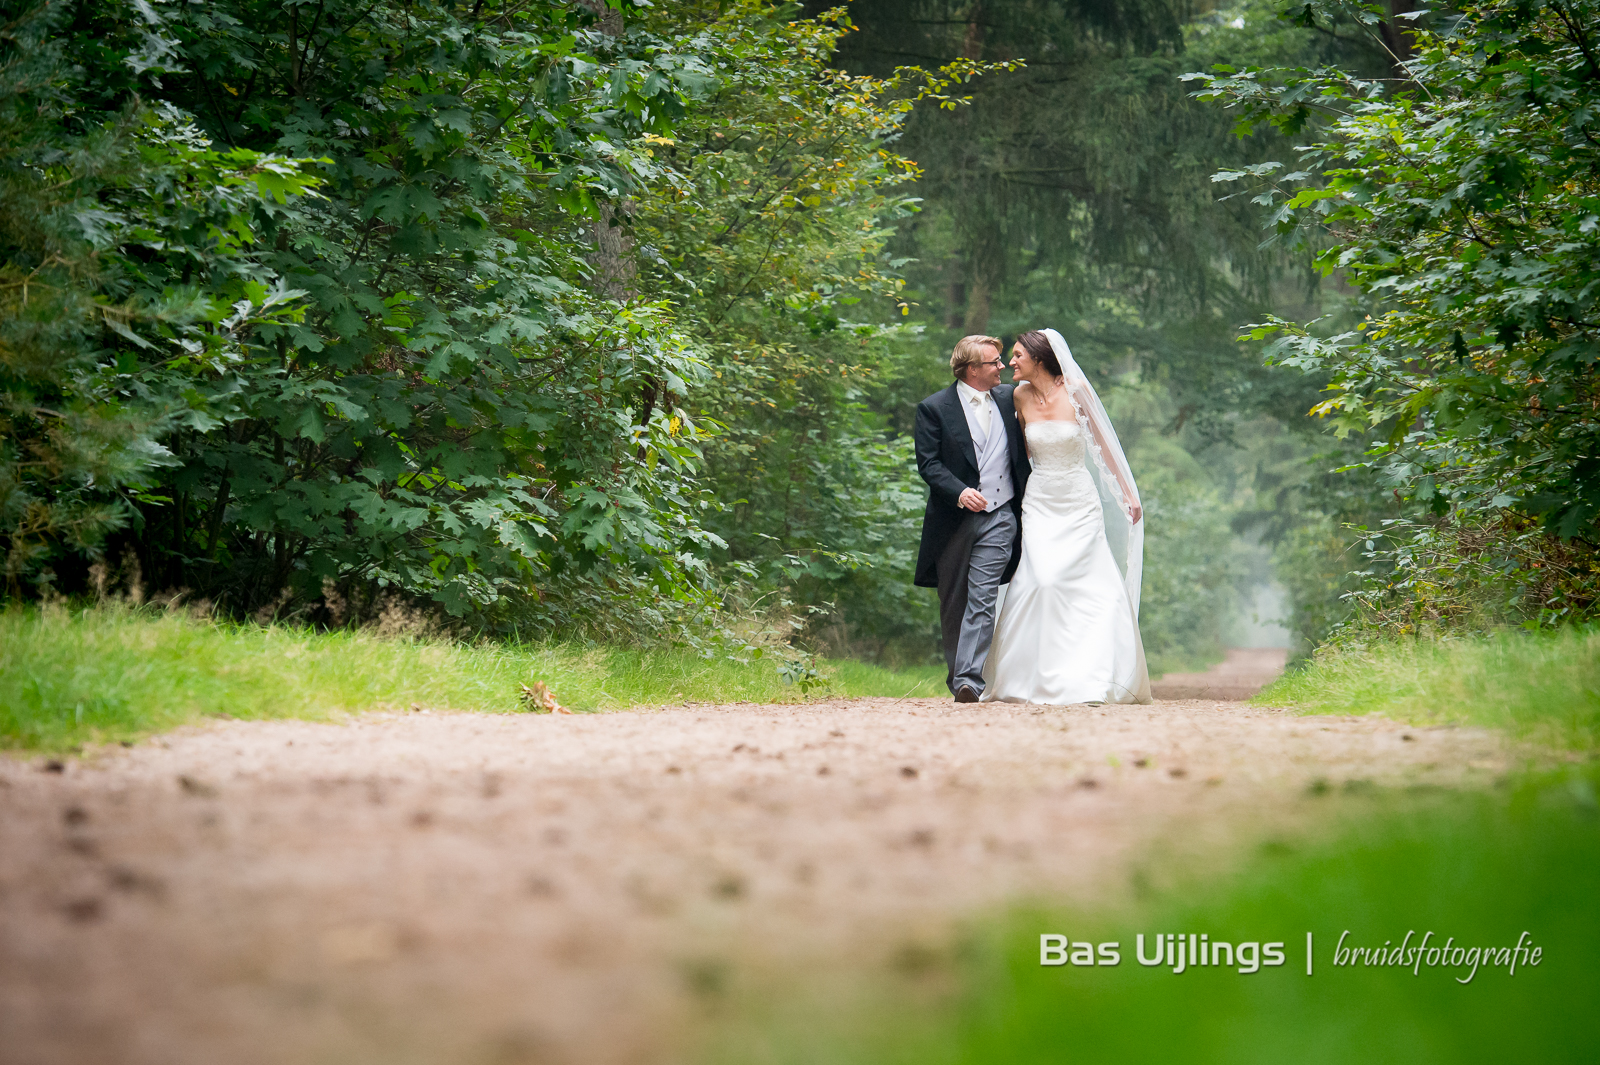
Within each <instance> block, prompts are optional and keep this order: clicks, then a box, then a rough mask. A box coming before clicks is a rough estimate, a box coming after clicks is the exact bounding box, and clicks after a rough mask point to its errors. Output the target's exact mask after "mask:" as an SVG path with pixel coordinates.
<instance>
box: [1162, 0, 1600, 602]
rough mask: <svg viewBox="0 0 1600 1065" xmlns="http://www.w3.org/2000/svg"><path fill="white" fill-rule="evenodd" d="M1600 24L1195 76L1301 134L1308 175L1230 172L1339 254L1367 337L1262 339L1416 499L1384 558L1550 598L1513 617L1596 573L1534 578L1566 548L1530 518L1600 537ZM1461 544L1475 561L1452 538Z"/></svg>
mask: <svg viewBox="0 0 1600 1065" xmlns="http://www.w3.org/2000/svg"><path fill="white" fill-rule="evenodd" d="M1340 9H1341V10H1346V11H1349V12H1353V13H1354V14H1355V15H1356V16H1357V17H1358V18H1360V19H1363V20H1364V21H1366V22H1369V23H1370V22H1373V21H1374V20H1375V19H1376V16H1374V15H1372V14H1370V13H1369V12H1367V11H1365V10H1364V9H1362V8H1359V7H1356V6H1354V5H1345V6H1343V7H1341V8H1340ZM1306 10H1307V13H1308V14H1307V17H1314V16H1315V15H1316V12H1314V11H1312V9H1311V8H1307V9H1306ZM1597 24H1600V9H1596V8H1595V7H1594V5H1593V4H1590V3H1587V2H1583V0H1572V2H1568V0H1560V2H1548V3H1534V4H1523V3H1517V4H1510V3H1488V4H1482V5H1475V6H1471V7H1468V8H1466V9H1464V10H1463V12H1462V14H1461V16H1460V17H1459V19H1455V18H1452V19H1449V20H1441V21H1440V22H1439V23H1438V24H1437V26H1435V27H1432V28H1429V27H1426V26H1424V25H1421V24H1418V26H1417V28H1416V29H1415V30H1413V31H1412V32H1411V34H1410V37H1411V39H1412V40H1413V41H1414V42H1415V45H1416V55H1415V57H1414V58H1412V59H1410V60H1409V61H1408V62H1406V64H1405V70H1406V72H1407V81H1406V83H1405V84H1404V85H1402V86H1401V89H1400V91H1398V92H1390V91H1389V87H1388V86H1387V85H1386V84H1384V83H1381V82H1378V81H1373V80H1368V79H1362V78H1358V77H1355V76H1353V75H1351V74H1349V73H1347V72H1345V71H1343V70H1339V69H1331V68H1321V69H1304V68H1303V69H1295V70H1268V69H1256V68H1246V69H1244V70H1231V69H1219V71H1218V72H1217V73H1215V74H1213V75H1209V76H1206V75H1193V77H1195V78H1198V79H1201V80H1204V82H1205V87H1204V88H1203V89H1202V90H1201V91H1200V93H1199V94H1198V95H1199V96H1200V97H1201V98H1202V99H1207V100H1212V101H1216V102H1221V103H1224V104H1226V105H1228V106H1230V107H1233V108H1235V109H1236V110H1238V112H1239V114H1240V128H1241V130H1244V131H1252V130H1255V129H1258V128H1261V127H1263V126H1265V125H1269V124H1270V125H1274V126H1276V127H1278V128H1280V129H1283V130H1284V131H1286V132H1290V133H1294V134H1296V135H1298V136H1300V137H1301V139H1302V140H1303V141H1305V142H1306V144H1305V147H1303V148H1302V149H1300V158H1299V160H1298V162H1297V163H1296V164H1295V165H1294V166H1292V167H1290V166H1286V165H1283V164H1279V163H1261V164H1258V165H1255V166H1251V167H1246V168H1243V169H1241V170H1236V171H1231V172H1224V173H1219V174H1218V175H1216V177H1217V180H1219V181H1220V180H1249V181H1251V182H1253V184H1254V186H1255V191H1256V195H1255V202H1257V203H1260V204H1264V205H1266V206H1268V207H1269V208H1271V221H1270V224H1271V225H1273V226H1274V227H1275V228H1276V229H1277V231H1278V232H1279V233H1280V234H1282V235H1284V236H1303V237H1305V238H1306V239H1308V240H1312V241H1315V242H1317V243H1319V244H1323V245H1325V247H1324V248H1323V250H1322V251H1321V252H1320V254H1319V256H1318V264H1319V266H1320V267H1321V268H1322V269H1323V270H1324V271H1325V272H1327V273H1335V272H1337V273H1338V274H1339V275H1340V276H1341V277H1342V278H1344V279H1345V280H1346V281H1347V282H1348V283H1349V284H1351V285H1353V286H1355V287H1356V288H1357V289H1359V290H1360V292H1361V293H1362V294H1363V297H1364V299H1365V307H1366V309H1367V311H1368V314H1367V315H1366V317H1365V319H1364V320H1363V321H1361V322H1360V323H1359V324H1357V325H1356V326H1355V327H1354V328H1352V329H1347V330H1345V331H1342V332H1341V331H1337V330H1328V329H1326V328H1323V327H1321V326H1318V325H1316V324H1313V325H1311V326H1305V325H1297V324H1293V323H1290V322H1287V321H1283V320H1281V319H1271V320H1269V321H1268V322H1267V324H1265V325H1262V326H1260V327H1257V328H1256V329H1255V330H1254V331H1253V333H1252V334H1251V336H1252V338H1253V339H1256V340H1262V339H1266V338H1268V337H1272V336H1275V337H1276V339H1274V340H1273V342H1272V343H1271V344H1270V345H1269V346H1268V347H1267V349H1266V351H1267V355H1268V358H1269V359H1270V360H1272V361H1274V362H1276V363H1278V364H1280V365H1284V366H1289V367H1294V368H1298V369H1301V370H1305V371H1308V372H1310V373H1312V374H1315V375H1317V376H1319V377H1324V378H1326V379H1327V380H1328V381H1329V386H1328V390H1329V392H1330V393H1331V395H1330V396H1329V397H1328V398H1326V399H1325V400H1324V401H1323V402H1321V403H1319V404H1318V405H1317V406H1316V407H1315V408H1313V412H1314V413H1316V414H1318V415H1321V416H1324V417H1326V418H1327V419H1328V420H1329V424H1330V427H1331V428H1332V429H1333V431H1334V432H1335V433H1336V434H1337V435H1339V436H1341V437H1351V438H1352V439H1355V440H1360V441H1362V442H1363V443H1364V444H1366V445H1367V447H1368V451H1367V456H1368V458H1367V465H1368V467H1369V468H1370V469H1371V471H1372V472H1373V474H1374V476H1375V478H1376V480H1377V482H1378V484H1379V485H1381V486H1382V487H1383V488H1384V489H1385V490H1390V489H1392V490H1394V491H1395V492H1396V493H1397V494H1398V495H1399V496H1400V497H1402V498H1403V499H1404V500H1405V501H1406V503H1407V504H1408V513H1406V514H1404V515H1402V516H1401V517H1400V518H1395V519H1390V521H1389V523H1387V524H1385V525H1382V526H1377V525H1375V526H1373V532H1374V534H1376V535H1380V536H1382V537H1387V538H1390V539H1391V540H1394V541H1397V545H1396V550H1398V551H1399V552H1400V553H1399V554H1393V553H1389V554H1387V556H1386V557H1381V558H1380V559H1379V560H1380V562H1384V563H1386V564H1385V565H1379V566H1378V567H1377V568H1376V570H1375V571H1374V576H1375V577H1376V578H1377V579H1379V580H1381V581H1384V582H1387V583H1388V584H1390V585H1391V586H1392V587H1393V588H1397V589H1407V590H1410V591H1414V592H1419V593H1421V592H1424V590H1425V588H1426V587H1427V586H1429V585H1435V586H1440V587H1445V588H1448V589H1453V590H1450V591H1447V592H1446V593H1445V594H1444V597H1443V598H1444V599H1446V600H1452V599H1453V600H1464V599H1472V600H1475V601H1477V602H1480V603H1491V602H1492V601H1495V600H1501V601H1508V600H1519V599H1522V600H1525V599H1527V595H1526V594H1525V590H1526V589H1528V588H1535V589H1540V590H1539V591H1537V592H1536V593H1534V594H1535V598H1533V599H1532V600H1531V601H1527V602H1521V601H1519V602H1516V603H1515V604H1514V608H1513V612H1514V613H1518V612H1520V613H1522V614H1523V615H1524V616H1533V617H1535V618H1537V617H1539V616H1540V615H1541V614H1542V613H1544V614H1547V616H1548V617H1549V618H1550V619H1555V618H1559V617H1565V616H1570V615H1572V614H1573V612H1574V611H1576V612H1577V613H1579V614H1584V613H1587V611H1588V610H1589V609H1590V606H1589V604H1592V603H1593V601H1594V597H1593V595H1592V593H1591V592H1589V591H1587V590H1586V589H1587V588H1588V585H1589V584H1590V583H1592V578H1591V577H1590V575H1589V574H1588V572H1587V567H1586V566H1579V567H1577V568H1576V570H1574V573H1575V576H1574V578H1573V580H1572V581H1571V582H1569V583H1561V582H1557V583H1555V584H1553V585H1552V584H1551V583H1550V582H1549V581H1548V580H1547V579H1546V578H1547V577H1548V574H1541V573H1536V572H1534V570H1535V569H1538V568H1541V567H1538V566H1534V565H1533V564H1532V563H1533V561H1537V560H1538V559H1540V558H1542V557H1544V556H1552V557H1553V556H1559V555H1561V554H1563V549H1562V548H1560V547H1558V546H1557V545H1555V544H1553V543H1550V544H1545V545H1537V544H1533V543H1532V542H1531V541H1530V539H1529V538H1528V537H1527V536H1525V535H1524V532H1525V525H1524V524H1521V523H1520V521H1519V516H1520V518H1529V517H1531V518H1537V519H1539V520H1540V522H1541V523H1542V524H1543V527H1544V528H1545V529H1546V530H1547V531H1548V533H1549V534H1551V535H1553V536H1558V537H1561V538H1563V539H1572V538H1582V539H1584V540H1586V541H1589V540H1592V539H1593V537H1594V529H1595V523H1596V518H1597V516H1600V465H1596V460H1595V459H1594V458H1593V455H1594V452H1595V449H1596V441H1597V433H1600V423H1597V422H1596V419H1595V416H1594V409H1595V399H1596V394H1595V391H1594V384H1593V381H1594V372H1593V369H1594V367H1593V364H1594V362H1595V360H1596V358H1597V357H1600V334H1597V333H1596V329H1597V328H1600V326H1597V325H1596V324H1595V323H1596V320H1597V315H1600V304H1597V302H1596V301H1597V300H1600V274H1597V273H1596V263H1597V262H1600V256H1597V251H1600V185H1597V183H1596V177H1595V175H1596V173H1597V172H1600V170H1597V163H1596V155H1595V143H1596V142H1595V123H1596V122H1597V121H1600V119H1597V118H1596V114H1597V113H1600V112H1597V105H1600V95H1597V94H1600V88H1597V86H1600V67H1597V66H1596V65H1595V58H1594V56H1595V52H1596V46H1597V42H1600V38H1597V37H1596V36H1595V30H1594V28H1595V26H1596V25H1597ZM1329 334H1331V335H1329ZM1507 524H1509V525H1510V526H1513V527H1515V529H1516V536H1517V539H1518V546H1517V547H1516V549H1514V550H1508V551H1505V552H1499V553H1496V552H1495V551H1490V552H1489V553H1488V555H1487V556H1484V557H1482V559H1481V561H1482V563H1483V564H1482V565H1480V564H1478V563H1476V562H1474V561H1472V560H1473V559H1474V558H1477V557H1478V556H1481V555H1482V554H1483V553H1482V552H1475V551H1474V550H1473V549H1472V548H1471V546H1470V545H1471V543H1472V542H1474V541H1475V540H1482V539H1483V538H1485V537H1487V538H1493V537H1495V536H1496V534H1497V531H1498V530H1499V529H1501V528H1502V527H1503V526H1506V525H1507ZM1456 530H1460V532H1459V537H1458V533H1457V532H1456ZM1458 538H1460V539H1461V542H1462V543H1463V544H1464V545H1465V546H1463V547H1462V549H1461V552H1456V551H1453V550H1452V549H1450V548H1448V547H1447V546H1446V545H1447V543H1449V542H1450V541H1452V540H1455V539H1458ZM1462 552H1464V553H1462ZM1580 553H1586V549H1585V551H1584V552H1580ZM1378 554H1379V555H1380V556H1383V555H1384V553H1383V552H1378ZM1429 559H1431V560H1432V561H1431V562H1430V561H1428V560H1429ZM1519 559H1520V560H1523V561H1519ZM1524 561H1526V563H1527V564H1526V565H1525V564H1524ZM1502 563H1504V565H1502ZM1497 570H1498V571H1499V573H1500V576H1497V575H1496V574H1495V572H1492V571H1497ZM1519 589H1521V590H1519ZM1390 613H1391V616H1393V617H1395V618H1398V615H1397V614H1393V612H1390ZM1469 613H1472V611H1465V610H1460V609H1451V608H1446V609H1444V612H1443V614H1442V615H1441V616H1455V617H1465V616H1466V615H1467V614H1469ZM1489 613H1490V614H1491V615H1494V614H1497V613H1500V611H1498V610H1496V609H1491V610H1490V611H1489ZM1424 614H1426V610H1424ZM1396 623H1397V624H1404V622H1403V621H1397V622H1396Z"/></svg>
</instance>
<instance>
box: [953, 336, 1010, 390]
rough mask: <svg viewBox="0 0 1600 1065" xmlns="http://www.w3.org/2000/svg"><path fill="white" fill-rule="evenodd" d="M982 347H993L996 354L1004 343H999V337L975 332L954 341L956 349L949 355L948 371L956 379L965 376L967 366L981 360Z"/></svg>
mask: <svg viewBox="0 0 1600 1065" xmlns="http://www.w3.org/2000/svg"><path fill="white" fill-rule="evenodd" d="M984 348H993V349H994V351H995V354H996V355H998V354H1000V352H1002V351H1004V350H1005V345H1003V344H1001V343H1000V338H999V337H986V336H980V335H979V334H977V333H974V334H972V335H971V336H969V337H962V338H961V339H960V340H958V341H956V350H955V352H954V353H952V354H951V356H950V373H951V374H952V375H954V377H955V379H956V380H957V381H960V380H961V379H963V378H964V377H966V376H967V367H968V366H971V365H972V364H973V363H975V362H982V361H983V357H984V350H983V349H984Z"/></svg>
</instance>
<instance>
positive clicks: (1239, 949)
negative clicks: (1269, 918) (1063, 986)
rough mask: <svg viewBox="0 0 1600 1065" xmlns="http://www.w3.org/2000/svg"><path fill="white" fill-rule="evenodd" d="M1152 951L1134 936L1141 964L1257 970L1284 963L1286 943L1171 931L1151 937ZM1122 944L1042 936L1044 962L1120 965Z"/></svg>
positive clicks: (1041, 960) (1041, 961)
mask: <svg viewBox="0 0 1600 1065" xmlns="http://www.w3.org/2000/svg"><path fill="white" fill-rule="evenodd" d="M1151 940H1152V942H1151V943H1150V944H1149V953H1148V954H1147V953H1146V952H1145V947H1146V943H1145V937H1144V936H1143V935H1138V936H1135V937H1134V956H1135V957H1137V958H1138V959H1139V964H1140V965H1145V966H1151V967H1154V966H1157V965H1163V966H1166V967H1168V968H1169V969H1171V970H1172V972H1174V973H1181V972H1184V971H1186V970H1187V969H1190V968H1197V969H1198V968H1229V967H1232V968H1234V969H1237V970H1238V971H1239V972H1241V973H1253V972H1255V971H1256V970H1257V969H1260V968H1262V967H1263V966H1273V965H1282V964H1283V943H1281V942H1278V943H1262V942H1259V941H1252V942H1249V943H1223V942H1221V941H1220V940H1219V941H1215V942H1213V941H1212V939H1211V936H1210V934H1209V933H1201V934H1195V933H1192V932H1191V933H1188V934H1186V935H1185V934H1179V933H1175V932H1168V933H1165V934H1163V935H1156V936H1152V937H1151ZM1121 963H1122V944H1121V943H1098V944H1096V943H1089V942H1087V941H1085V940H1079V941H1077V942H1073V941H1071V940H1069V939H1068V938H1067V937H1066V936H1064V935H1057V934H1054V933H1049V932H1047V933H1044V934H1043V935H1041V936H1040V937H1039V964H1040V965H1069V964H1070V965H1120V964H1121Z"/></svg>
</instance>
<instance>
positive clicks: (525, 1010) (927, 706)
mask: <svg viewBox="0 0 1600 1065" xmlns="http://www.w3.org/2000/svg"><path fill="white" fill-rule="evenodd" d="M1510 757H1511V755H1510V753H1509V749H1508V748H1507V746H1506V744H1505V741H1503V740H1502V739H1500V738H1499V737H1498V736H1496V735H1494V734H1491V733H1486V732H1478V731H1473V730H1469V729H1460V728H1438V729H1430V728H1417V727H1410V726H1402V725H1399V724H1396V723H1393V722H1390V721H1387V720H1383V719H1379V718H1360V719H1343V718H1315V717H1297V716H1291V715H1289V714H1286V713H1283V712H1278V711H1272V710H1265V709H1250V708H1243V707H1240V706H1238V705H1231V704H1227V703H1222V702H1201V701H1187V702H1166V703H1157V704H1155V705H1153V706H1148V707H1098V708H1088V707H1076V708H1067V709H1060V708H1053V709H1043V708H1037V707H1026V706H1001V707H995V706H983V707H982V708H972V707H959V708H958V707H956V706H954V705H953V704H951V703H950V702H949V701H948V700H890V699H869V700H854V701H841V702H828V703H819V704H813V705H806V706H755V705H748V704H746V705H736V706H685V707H678V708H669V709H661V710H655V711H639V712H632V713H613V714H597V715H579V716H575V717H560V716H537V717H536V716H531V715H516V716H492V715H468V714H443V713H428V712H418V713H410V714H389V715H377V714H375V715H368V716H362V717H358V718H354V719H352V720H351V721H350V722H348V723H346V724H316V723H308V722H296V721H279V722H239V721H233V722H219V723H217V724H215V725H211V726H207V727H204V728H196V729H187V730H183V731H181V732H178V733H174V734H171V735H169V736H167V737H165V738H162V739H158V740H153V741H149V742H146V743H141V744H140V745H138V746H137V747H134V748H132V749H123V748H120V747H116V748H111V749H108V750H102V751H97V752H91V753H90V754H89V755H88V756H86V757H85V758H83V759H81V760H74V761H71V762H69V763H67V764H66V765H64V766H63V765H61V764H60V763H54V764H52V763H49V762H47V761H46V760H44V759H41V758H37V757H35V758H29V759H24V758H20V757H8V758H4V759H0V1062H4V1063H5V1065H11V1063H17V1065H21V1063H27V1065H81V1063H85V1062H95V1063H99V1065H123V1063H126V1065H135V1063H137V1065H191V1063H193V1065H202V1063H203V1065H214V1063H217V1062H228V1063H229V1065H287V1063H291V1062H293V1063H297V1065H298V1063H320V1062H327V1063H330V1065H331V1063H340V1065H365V1063H369V1062H370V1063H379V1062H382V1063H384V1065H409V1063H422V1062H449V1063H452V1065H479V1063H481V1065H526V1063H534V1062H539V1063H546V1062H548V1063H572V1065H579V1063H581V1065H604V1063H612V1062H617V1063H620V1062H638V1063H647V1062H671V1061H683V1060H688V1059H689V1058H691V1057H692V1055H693V1050H692V1047H693V1039H694V1034H695V1031H696V1025H699V1024H703V1023H705V1020H706V1018H707V1017H708V1016H713V1015H714V1013H715V1009H716V1004H717V1002H718V1001H719V999H720V998H722V997H724V996H727V995H729V994H730V993H733V992H735V991H737V989H738V988H739V986H740V983H741V981H746V980H755V979H759V978H760V977H759V974H761V973H772V972H787V973H788V974H789V975H791V976H793V975H795V974H804V973H805V972H806V971H807V970H808V969H809V968H815V969H816V970H817V971H824V970H829V969H831V970H833V971H835V972H850V973H853V974H856V975H857V976H858V977H862V976H863V974H864V978H867V979H871V978H874V977H873V974H879V973H881V974H882V979H884V980H892V979H894V978H895V974H896V973H897V972H900V971H903V970H906V969H908V968H909V969H913V970H914V969H915V968H916V965H915V964H914V963H915V962H916V959H917V958H918V957H920V956H921V955H919V954H918V951H919V950H925V949H926V948H925V945H926V944H937V943H940V942H942V941H944V939H945V938H946V937H947V936H948V934H949V932H950V929H951V928H952V927H953V926H954V925H955V924H956V923H957V922H959V921H960V920H962V919H964V918H966V917H969V916H971V915H972V914H974V913H976V912H980V911H982V910H984V909H985V908H987V907H994V906H997V905H999V904H1001V903H1003V902H1006V901H1008V900H1012V899H1016V898H1022V897H1036V898H1045V899H1075V900H1081V899H1091V900H1092V899H1096V898H1105V897H1107V896H1108V895H1112V894H1114V893H1117V892H1126V890H1127V885H1128V883H1129V872H1128V871H1129V867H1130V863H1132V862H1134V861H1136V860H1138V861H1144V860H1147V859H1148V857H1149V856H1150V855H1151V854H1160V853H1185V854H1204V853H1206V852H1207V851H1208V850H1210V851H1212V852H1213V853H1215V854H1217V855H1224V856H1225V855H1226V854H1227V853H1228V847H1229V846H1230V843H1231V841H1233V840H1234V839H1235V838H1236V837H1238V836H1239V834H1240V832H1241V829H1242V828H1248V829H1251V830H1255V829H1263V828H1275V827H1281V826H1282V825H1283V824H1285V823H1294V824H1301V823H1305V822H1306V821H1308V820H1309V819H1311V818H1312V817H1313V816H1314V810H1315V808H1316V804H1317V802H1318V800H1317V799H1316V798H1315V796H1316V795H1318V794H1321V793H1323V792H1324V791H1327V790H1329V789H1330V788H1333V787H1338V786H1342V785H1349V784H1352V783H1354V784H1358V785H1360V786H1362V787H1367V786H1369V785H1371V784H1376V785H1386V784H1395V785H1407V784H1422V785H1426V784H1443V785H1450V786H1455V785H1461V784H1468V785H1470V784H1473V783H1479V782H1483V783H1487V782H1488V781H1490V780H1492V779H1494V778H1496V777H1497V776H1498V775H1499V774H1501V773H1502V772H1503V771H1504V769H1505V768H1506V765H1507V762H1508V759H1509V758H1510ZM908 959H909V960H908Z"/></svg>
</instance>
